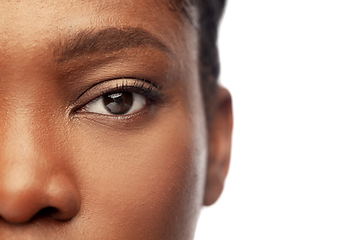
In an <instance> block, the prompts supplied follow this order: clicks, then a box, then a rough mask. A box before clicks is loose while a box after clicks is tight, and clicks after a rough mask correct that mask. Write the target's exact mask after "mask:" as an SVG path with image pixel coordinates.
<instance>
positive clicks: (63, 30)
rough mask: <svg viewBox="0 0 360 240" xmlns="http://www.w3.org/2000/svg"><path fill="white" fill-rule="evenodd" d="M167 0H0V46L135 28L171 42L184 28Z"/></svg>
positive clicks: (28, 44) (29, 45)
mask: <svg viewBox="0 0 360 240" xmlns="http://www.w3.org/2000/svg"><path fill="white" fill-rule="evenodd" d="M185 25H186V24H184V22H183V20H181V19H180V17H179V14H178V12H176V11H172V10H171V7H170V5H169V1H168V0H106V1H103V0H101V1H100V0H99V1H93V0H79V1H76V0H75V1H69V0H52V1H41V0H31V1H21V0H20V1H1V3H0V33H1V35H0V44H1V45H0V46H2V49H3V50H4V49H6V46H7V47H13V46H16V48H18V49H21V48H23V49H27V50H29V49H33V48H34V49H35V48H36V47H37V46H38V45H40V44H41V43H44V42H53V41H56V40H57V39H61V38H62V37H66V36H67V35H73V34H75V33H78V32H79V31H82V30H96V29H104V28H109V27H116V28H128V27H132V28H139V29H143V30H145V31H146V32H149V33H150V34H152V35H154V36H155V37H157V38H159V39H160V40H161V41H163V42H167V43H169V45H170V47H171V45H179V44H181V43H180V41H177V40H179V39H184V37H181V36H184V34H185V33H184V32H186V29H188V30H189V28H187V27H185Z"/></svg>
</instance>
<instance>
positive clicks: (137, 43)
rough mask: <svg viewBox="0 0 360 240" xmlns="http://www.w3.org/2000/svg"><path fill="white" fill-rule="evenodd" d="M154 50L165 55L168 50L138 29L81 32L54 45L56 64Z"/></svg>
mask: <svg viewBox="0 0 360 240" xmlns="http://www.w3.org/2000/svg"><path fill="white" fill-rule="evenodd" d="M133 47H144V48H155V49H158V50H160V51H162V52H165V53H171V51H170V49H169V48H168V47H167V46H166V45H165V44H164V43H163V42H161V41H160V40H159V39H158V38H156V37H155V36H154V35H152V34H150V33H149V32H147V31H145V30H143V29H140V28H122V29H120V28H106V29H101V30H97V31H95V30H82V31H80V32H77V33H75V34H74V35H72V36H71V37H70V38H66V39H64V40H62V41H59V43H58V44H55V48H54V56H55V59H56V61H57V62H58V63H62V62H66V61H69V60H72V59H77V58H78V57H82V56H86V55H92V54H99V53H100V54H111V53H114V52H117V51H121V50H124V49H127V48H133Z"/></svg>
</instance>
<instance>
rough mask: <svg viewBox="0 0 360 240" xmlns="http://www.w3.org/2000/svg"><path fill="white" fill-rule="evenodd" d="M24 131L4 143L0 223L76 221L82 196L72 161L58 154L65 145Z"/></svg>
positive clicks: (8, 136) (7, 136) (0, 156)
mask: <svg viewBox="0 0 360 240" xmlns="http://www.w3.org/2000/svg"><path fill="white" fill-rule="evenodd" d="M21 129H22V130H21V131H18V132H12V134H5V137H2V141H1V146H0V219H1V218H2V219H3V220H5V221H7V222H9V223H17V224H21V223H27V222H29V221H31V220H36V219H38V220H39V219H45V218H46V219H51V220H58V221H66V220H70V219H72V218H74V217H75V216H76V215H77V213H78V212H79V209H80V194H79V191H78V188H77V184H76V181H75V179H74V177H73V176H74V174H72V171H71V167H69V164H67V162H69V161H67V159H66V156H64V154H63V153H62V152H61V151H59V150H58V149H61V143H59V141H55V140H49V139H47V140H39V139H36V137H34V136H33V135H34V134H29V133H28V132H27V133H25V132H26V131H25V130H24V129H25V128H21ZM35 135H36V134H35ZM41 135H42V137H43V138H42V139H44V134H41ZM45 135H46V134H45ZM4 139H5V140H4ZM45 139H46V137H45Z"/></svg>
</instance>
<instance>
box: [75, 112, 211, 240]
mask: <svg viewBox="0 0 360 240" xmlns="http://www.w3.org/2000/svg"><path fill="white" fill-rule="evenodd" d="M180 109H181V108H180ZM184 109H185V108H184ZM186 116H189V114H182V113H181V111H180V113H179V112H174V111H169V112H168V113H164V114H161V118H159V117H158V118H156V119H155V120H153V121H152V122H153V123H152V124H149V125H147V126H146V127H145V128H143V129H132V130H125V131H121V130H119V131H114V130H110V131H104V130H101V131H95V130H94V128H95V125H92V124H84V125H82V127H81V131H78V134H76V135H77V136H81V137H80V138H77V140H75V142H74V144H73V146H79V147H78V148H77V149H76V151H74V154H75V159H78V161H75V162H76V168H77V169H78V172H80V174H78V176H80V177H79V179H78V181H79V185H80V186H81V189H82V191H83V192H82V196H84V200H83V203H84V205H83V206H84V208H83V212H82V214H84V218H80V219H88V220H87V222H86V223H87V224H88V225H93V224H94V226H95V225H96V226H97V228H96V232H98V231H99V230H100V229H99V226H98V224H97V223H98V221H101V222H103V223H104V224H103V225H102V228H103V230H104V232H105V231H106V232H107V234H109V233H110V232H112V233H113V234H114V236H117V237H119V236H124V237H130V236H131V237H132V238H134V239H145V236H149V234H150V235H151V236H153V237H154V239H155V237H158V239H160V238H161V239H164V236H167V238H166V239H171V238H172V237H171V236H176V234H180V233H181V234H184V232H189V234H190V233H192V232H193V228H194V227H195V225H196V220H197V216H198V213H199V209H200V207H201V205H202V200H203V188H204V187H203V186H204V178H205V176H204V174H205V164H206V149H205V148H204V146H205V145H206V143H205V139H206V136H205V135H204V134H203V131H202V130H201V128H199V126H198V125H199V124H198V123H197V122H198V121H199V119H197V118H196V117H195V118H194V117H192V118H190V117H186ZM78 130H80V128H79V129H78ZM74 139H76V138H74ZM79 144H80V145H79ZM87 217H89V218H87ZM80 221H81V220H80ZM105 223H107V224H105ZM81 225H84V224H83V223H82V224H81ZM88 227H89V226H88ZM139 227H141V231H139ZM86 228H87V227H86ZM90 229H94V228H90ZM94 231H95V230H94ZM94 233H95V232H94ZM183 237H184V238H183V239H186V238H190V236H189V237H185V236H183Z"/></svg>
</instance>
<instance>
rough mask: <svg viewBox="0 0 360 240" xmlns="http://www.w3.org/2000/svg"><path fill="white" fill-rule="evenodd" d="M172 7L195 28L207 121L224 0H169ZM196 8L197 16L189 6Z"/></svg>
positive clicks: (216, 73) (217, 64)
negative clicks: (184, 16)
mask: <svg viewBox="0 0 360 240" xmlns="http://www.w3.org/2000/svg"><path fill="white" fill-rule="evenodd" d="M169 1H170V5H171V7H172V8H174V9H177V10H181V11H183V12H184V13H185V14H186V15H187V17H188V18H189V19H190V21H191V22H192V24H193V26H194V27H195V28H196V29H197V32H198V38H199V46H198V47H199V71H200V76H199V77H200V80H201V87H202V93H203V101H204V104H205V111H206V116H207V119H208V121H211V119H212V115H213V108H212V104H213V97H214V94H215V91H216V88H217V80H218V77H219V73H220V62H219V54H218V48H217V35H218V25H219V22H220V19H221V16H222V13H223V11H224V7H225V2H226V0H169ZM194 7H195V8H196V9H197V14H196V15H197V17H196V19H194V16H193V14H192V12H191V8H194Z"/></svg>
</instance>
